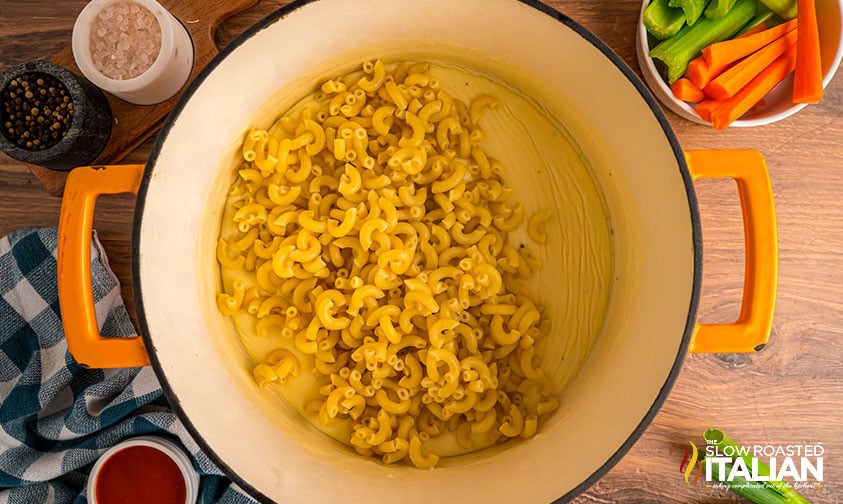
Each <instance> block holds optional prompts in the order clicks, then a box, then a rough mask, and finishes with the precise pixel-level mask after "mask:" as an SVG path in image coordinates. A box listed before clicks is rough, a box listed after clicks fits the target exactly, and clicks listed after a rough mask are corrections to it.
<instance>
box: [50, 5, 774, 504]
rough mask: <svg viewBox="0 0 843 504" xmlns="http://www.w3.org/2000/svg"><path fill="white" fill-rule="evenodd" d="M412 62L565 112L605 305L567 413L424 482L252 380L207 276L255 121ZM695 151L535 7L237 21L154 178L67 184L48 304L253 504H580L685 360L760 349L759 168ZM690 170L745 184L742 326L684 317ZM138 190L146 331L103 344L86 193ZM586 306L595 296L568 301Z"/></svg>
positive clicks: (383, 8) (589, 47)
mask: <svg viewBox="0 0 843 504" xmlns="http://www.w3.org/2000/svg"><path fill="white" fill-rule="evenodd" d="M419 51H422V52H427V53H432V54H435V55H438V56H441V57H443V58H446V59H451V60H457V61H463V60H465V61H467V60H469V59H471V60H472V64H473V62H475V61H476V62H477V64H479V65H482V66H485V67H486V69H487V70H489V71H492V72H495V73H497V74H499V75H502V76H505V77H506V79H508V80H510V81H512V82H513V83H515V84H516V85H517V86H519V87H520V88H521V89H523V90H525V91H527V92H529V93H531V94H533V96H535V97H537V98H538V99H540V100H541V101H542V103H543V104H544V105H545V106H546V107H547V109H548V110H549V111H551V112H552V113H553V114H557V115H558V116H560V117H562V118H563V119H564V121H565V123H566V125H567V127H568V129H569V132H570V134H571V135H572V137H573V138H574V139H575V141H576V143H577V144H578V146H579V148H581V150H582V152H583V154H584V156H586V158H588V162H589V164H590V166H591V167H592V173H591V174H590V176H591V177H592V179H593V181H594V183H595V185H596V187H598V188H599V190H600V193H601V194H602V197H603V198H604V202H605V211H606V214H607V215H608V217H609V220H610V222H611V230H612V235H611V240H612V244H611V246H612V250H613V256H612V258H613V262H612V275H611V278H609V279H608V280H607V281H608V282H609V283H610V295H609V298H608V307H607V309H606V315H605V317H604V319H603V323H602V325H601V326H600V328H599V334H597V340H596V344H595V346H594V348H593V350H592V351H591V354H590V356H589V357H588V359H587V360H586V361H585V363H584V364H583V366H582V368H581V369H580V372H579V373H578V375H577V376H576V377H575V378H574V379H573V381H572V382H571V383H570V384H569V385H568V386H567V387H566V388H565V390H564V391H563V393H560V396H559V398H560V401H561V405H560V408H559V411H558V412H557V413H556V414H554V415H553V416H552V417H550V418H549V419H548V420H547V421H546V422H545V423H544V424H543V425H542V426H541V428H540V431H539V433H538V434H537V435H536V436H535V437H533V438H532V439H529V440H526V441H522V442H513V443H507V444H505V445H504V448H503V449H494V450H486V451H482V452H479V453H477V454H473V455H468V456H464V457H457V458H454V459H451V460H446V461H444V462H443V463H441V464H440V465H441V467H437V468H435V469H433V470H429V471H422V470H418V469H415V468H410V467H405V466H384V465H382V464H380V463H378V462H375V461H373V460H369V459H365V458H362V457H360V456H357V455H355V454H353V453H352V452H351V451H350V450H348V449H346V448H344V447H341V446H340V445H339V444H337V443H336V442H334V441H332V440H330V439H329V438H328V437H327V436H325V435H324V434H322V433H320V432H318V431H317V430H316V429H314V428H312V427H311V426H310V425H309V424H308V423H307V422H304V421H302V420H301V419H300V418H299V417H297V416H296V415H295V414H293V413H291V412H290V411H289V410H288V409H287V408H285V407H284V405H283V404H282V403H280V402H279V401H277V400H276V398H275V397H274V396H272V395H271V394H269V393H267V392H265V391H261V390H260V389H258V388H257V387H256V386H255V385H254V383H253V380H252V378H251V373H250V366H249V363H248V362H247V361H246V359H245V357H244V355H243V352H242V351H241V349H240V348H239V347H238V343H237V338H236V336H235V334H234V332H233V330H232V326H231V323H230V321H229V320H227V319H226V318H225V317H223V316H222V315H220V314H219V312H218V311H217V309H216V308H215V301H214V297H215V293H216V292H217V291H216V289H217V285H218V283H219V269H218V265H217V264H216V262H215V259H214V254H213V250H214V246H215V242H216V239H217V236H218V233H219V226H220V215H221V211H222V204H223V201H224V199H225V191H226V189H227V187H228V184H229V182H230V180H231V162H232V159H233V156H234V155H235V150H236V148H237V144H238V142H239V140H240V139H242V137H243V134H244V132H245V131H246V130H247V128H249V127H250V126H253V125H254V124H258V123H265V122H266V121H267V120H268V119H269V117H268V115H269V114H273V113H277V112H278V111H279V109H282V110H283V108H284V107H285V106H288V105H289V104H291V103H292V102H293V101H295V99H297V98H299V97H301V96H303V95H304V94H305V93H306V92H308V91H310V89H312V88H313V86H314V85H315V83H317V82H318V81H319V79H323V78H325V77H330V76H334V75H337V74H338V73H342V71H345V70H348V69H350V68H351V67H352V66H354V65H357V64H359V63H360V62H361V61H363V60H364V59H374V58H383V59H387V60H389V59H395V58H399V57H402V56H403V55H405V54H409V53H411V52H419ZM687 159H688V161H687V162H686V154H685V153H683V151H682V150H681V148H680V146H679V144H678V142H677V140H676V138H675V136H674V134H673V132H672V131H671V130H670V127H669V125H668V122H667V120H666V119H665V117H664V116H663V115H662V113H661V112H660V110H659V108H658V106H657V105H656V102H655V101H654V99H653V98H652V96H651V95H650V94H649V92H648V91H647V89H646V88H645V86H644V85H643V84H642V83H641V81H640V80H639V79H638V78H637V77H636V76H635V75H634V73H633V72H632V71H631V70H630V69H629V68H628V67H627V66H626V65H625V64H624V63H623V62H622V61H621V59H620V58H619V57H618V56H617V55H615V54H614V53H613V52H612V51H611V50H610V49H609V48H608V47H606V46H605V45H604V44H603V43H601V42H600V41H599V40H598V39H597V38H596V37H595V36H594V35H592V34H590V33H589V32H588V31H586V30H585V29H584V28H582V27H581V26H579V25H578V24H577V23H575V22H574V21H572V20H571V19H569V18H567V17H566V16H564V15H563V14H560V13H559V12H556V11H554V10H553V9H551V8H549V7H547V6H545V5H543V4H540V3H538V2H535V1H517V0H461V1H459V2H455V1H452V0H417V1H412V2H408V1H404V0H357V1H354V2H350V1H343V0H319V1H304V2H296V3H294V4H290V5H288V6H286V7H284V8H282V9H281V10H279V11H278V12H276V13H274V14H273V15H271V16H269V17H268V18H267V19H265V20H263V21H262V22H260V23H259V24H258V25H256V26H255V27H254V28H252V29H251V30H249V31H248V32H247V33H246V34H245V35H244V36H242V37H240V38H239V39H237V40H236V41H235V42H234V43H232V44H231V45H230V46H229V47H227V48H226V49H225V50H224V51H223V52H222V53H221V54H220V56H219V57H218V58H216V59H215V60H214V61H213V62H212V63H211V64H210V65H209V66H208V67H207V68H206V69H205V70H204V71H203V72H202V73H201V75H200V76H199V77H198V78H197V79H196V81H194V82H193V83H192V85H191V87H190V89H189V90H188V91H187V92H186V93H185V95H184V97H183V98H182V99H181V100H180V101H179V103H178V105H177V106H176V108H175V110H174V111H173V112H172V114H171V115H170V116H169V118H168V120H167V122H166V124H165V125H164V127H163V129H162V131H161V133H160V135H159V137H158V141H157V142H156V144H155V147H154V149H153V152H152V155H151V157H150V159H149V161H148V163H147V165H146V167H145V169H144V167H125V166H123V167H112V168H108V169H105V170H93V169H78V170H75V171H74V172H73V174H72V175H71V177H70V178H69V180H68V189H67V192H66V195H65V205H64V206H65V213H64V214H63V216H62V223H61V225H62V234H63V236H64V237H65V238H63V240H62V248H61V250H60V255H61V257H60V262H61V264H62V266H61V267H62V270H63V273H62V275H61V277H60V279H61V281H62V285H61V286H60V290H61V291H60V294H61V303H62V306H61V308H62V313H63V315H64V316H65V328H66V333H67V336H68V338H69V343H70V345H71V351H72V352H73V354H74V356H75V357H76V358H77V360H78V361H79V362H81V363H84V364H86V365H91V366H99V367H107V366H110V367H115V366H137V365H144V364H145V363H147V362H151V364H152V366H153V367H154V368H155V371H156V373H157V375H158V377H159V379H160V380H161V382H162V384H163V386H164V388H165V390H166V392H167V396H168V398H169V399H170V401H171V403H172V404H173V406H174V408H175V409H176V411H177V412H178V414H179V416H180V417H181V418H182V420H183V421H184V423H185V424H186V425H187V427H188V429H189V430H190V432H191V434H192V435H193V436H194V437H195V438H196V440H197V441H198V442H199V444H200V445H201V446H202V448H203V449H205V450H206V451H207V453H208V454H209V455H210V456H211V457H212V458H213V460H214V461H215V462H217V463H218V465H219V466H220V467H221V468H223V469H224V470H225V471H226V472H227V473H228V474H229V475H230V476H231V477H232V478H233V479H234V480H235V481H236V482H237V483H238V484H239V485H240V486H242V487H243V488H245V489H246V490H248V491H250V492H251V493H253V494H254V496H255V497H256V498H258V499H260V500H262V501H266V502H270V501H279V502H306V503H311V502H373V501H376V500H377V501H381V500H385V501H394V502H399V501H400V502H407V503H410V502H419V503H428V502H439V501H442V500H444V499H448V500H449V501H453V502H536V503H538V502H549V501H553V500H555V499H560V498H562V499H563V500H565V499H570V498H572V497H573V496H575V495H576V494H578V493H580V492H581V491H583V490H584V489H585V488H587V487H588V486H589V485H591V484H592V483H593V482H594V481H596V480H597V479H598V478H600V477H601V476H602V475H603V474H605V473H606V472H607V471H608V470H609V469H610V468H611V467H612V466H613V465H614V464H615V463H616V462H617V461H618V460H619V459H620V458H621V457H622V456H623V455H624V454H625V453H626V452H627V451H628V450H629V448H630V447H631V446H632V444H633V443H634V442H635V441H636V439H637V438H638V437H639V436H640V435H641V433H642V432H643V431H644V430H645V429H646V427H647V425H648V423H649V422H650V421H651V420H652V418H653V417H654V416H655V414H656V412H657V410H658V408H659V407H660V406H661V404H662V403H663V402H664V400H665V397H666V396H667V394H668V392H669V390H670V388H671V386H672V384H673V381H674V380H675V378H676V376H677V374H678V373H679V370H680V367H681V364H682V362H683V359H684V356H685V355H686V353H687V352H688V351H689V348H690V349H691V350H692V351H693V350H696V351H728V352H734V351H753V350H757V349H760V347H761V346H763V344H764V343H766V341H767V337H768V334H769V329H770V324H771V321H772V313H773V305H774V300H775V291H776V271H777V249H776V228H775V218H774V211H773V202H772V193H771V190H770V185H769V179H768V177H767V172H766V168H765V167H764V163H763V159H762V158H761V156H760V155H759V154H758V153H755V152H751V151H729V152H717V151H711V152H706V151H703V152H693V153H687ZM689 165H691V168H692V170H689ZM700 176H707V177H731V178H735V179H737V180H738V185H739V188H740V191H741V195H742V200H744V210H745V215H746V217H747V238H748V241H747V252H748V253H747V256H748V263H747V267H746V271H747V290H746V296H745V297H746V299H745V300H744V309H743V310H742V314H741V318H740V320H739V321H738V322H737V323H736V324H732V325H725V326H698V325H697V324H696V315H697V304H698V297H699V292H700V282H701V266H702V238H701V232H700V228H699V223H700V221H699V216H698V209H697V203H696V199H695V195H694V189H693V185H692V181H693V179H694V178H696V177H700ZM138 187H139V189H140V190H139V193H138V203H137V209H136V214H135V230H134V250H133V267H134V287H135V301H136V304H137V306H136V308H137V312H138V315H139V319H140V324H141V332H142V334H143V339H142V340H141V339H140V338H138V339H135V340H128V341H120V342H115V341H103V340H102V339H101V338H100V337H99V336H98V334H97V333H96V324H95V322H93V321H92V320H93V307H92V305H91V304H90V302H89V301H86V299H85V296H83V295H81V294H80V293H81V292H83V290H84V289H85V283H86V282H87V283H89V278H86V268H85V267H84V266H85V265H86V264H87V262H85V254H86V253H87V252H88V247H87V239H88V238H87V237H88V236H89V233H90V225H91V224H90V213H91V210H92V208H93V199H94V197H95V195H96V194H98V193H107V192H121V191H137V190H138ZM80 216H81V219H80ZM586 219H587V217H586ZM553 253H554V251H553V250H550V252H549V255H548V262H553V259H554V255H553ZM580 266H581V267H584V264H580ZM71 272H72V273H74V275H67V274H66V273H71ZM71 276H73V278H74V280H73V281H70V280H67V279H69V278H70V277H71ZM549 288H557V289H558V288H559V286H555V287H554V286H549ZM87 289H88V291H90V286H88V287H87ZM578 295H584V296H587V294H580V293H576V292H574V293H573V294H572V296H578ZM147 356H148V357H147ZM544 364H545V365H550V366H552V365H553V363H552V362H544Z"/></svg>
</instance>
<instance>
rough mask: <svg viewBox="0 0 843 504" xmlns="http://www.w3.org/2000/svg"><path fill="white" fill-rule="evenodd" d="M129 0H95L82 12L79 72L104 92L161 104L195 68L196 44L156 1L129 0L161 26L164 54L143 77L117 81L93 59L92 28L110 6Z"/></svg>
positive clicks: (76, 35) (76, 37)
mask: <svg viewBox="0 0 843 504" xmlns="http://www.w3.org/2000/svg"><path fill="white" fill-rule="evenodd" d="M121 1H126V0H93V1H91V2H90V3H89V4H88V5H86V6H85V8H84V9H82V12H80V13H79V16H78V17H77V18H76V23H75V24H74V25H73V38H72V46H73V57H74V58H75V60H76V64H77V65H78V66H79V70H81V71H82V73H83V74H84V75H85V77H87V78H88V80H90V81H91V82H93V83H94V84H95V85H96V86H97V87H99V88H100V89H102V90H103V91H107V92H109V93H111V94H113V95H114V96H116V97H118V98H121V99H123V100H125V101H127V102H129V103H134V104H136V105H152V104H155V103H160V102H162V101H164V100H166V99H168V98H170V97H172V96H173V95H174V94H176V93H177V92H178V90H179V89H181V87H182V86H183V85H184V83H185V82H186V81H187V78H188V76H189V75H190V71H191V70H192V69H193V42H192V41H191V39H190V35H189V34H188V33H187V30H186V29H185V27H184V26H183V25H182V24H181V23H180V22H179V20H178V19H176V18H175V16H173V15H172V14H170V12H169V11H167V10H166V9H165V8H164V7H162V6H161V4H159V3H158V2H156V1H155V0H130V1H131V3H135V4H138V5H140V6H142V7H145V8H146V9H148V10H149V12H151V13H152V14H153V15H154V16H155V19H156V20H157V21H158V24H159V25H160V26H161V51H160V53H159V54H158V57H157V58H156V59H155V62H153V63H152V66H150V67H149V69H148V70H147V71H146V72H144V73H142V74H141V75H139V76H137V77H134V78H132V79H126V80H117V79H111V78H109V77H107V76H105V75H104V74H103V73H102V72H100V71H99V70H97V69H96V67H95V66H94V62H93V59H92V57H91V47H90V36H91V27H92V26H93V24H94V21H95V20H96V17H97V15H98V14H99V13H100V12H101V11H102V10H103V9H105V8H106V7H108V6H109V5H113V4H116V3H118V2H121Z"/></svg>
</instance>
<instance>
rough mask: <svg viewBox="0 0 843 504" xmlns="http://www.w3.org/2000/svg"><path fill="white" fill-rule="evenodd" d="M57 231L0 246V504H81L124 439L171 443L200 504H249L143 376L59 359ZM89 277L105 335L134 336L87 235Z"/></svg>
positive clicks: (148, 373) (28, 233)
mask: <svg viewBox="0 0 843 504" xmlns="http://www.w3.org/2000/svg"><path fill="white" fill-rule="evenodd" d="M57 245H58V239H57V232H56V229H54V228H40V229H23V230H20V231H16V232H13V233H11V234H9V235H8V236H6V237H4V238H2V239H0V504H4V503H9V504H35V503H38V504H41V503H70V502H73V503H84V502H87V499H86V498H85V486H86V483H87V477H88V472H89V471H90V469H91V467H92V465H93V463H94V461H96V459H97V457H98V456H99V455H100V454H102V453H103V452H104V451H105V450H107V449H108V448H109V447H111V446H112V445H114V444H115V443H117V442H119V441H122V440H124V439H126V438H131V437H135V436H139V435H147V434H151V435H159V436H164V437H169V438H170V439H171V440H173V441H177V442H180V443H181V444H182V446H184V448H186V450H187V451H188V452H189V453H190V454H191V456H192V459H193V463H194V467H195V469H196V470H197V471H198V472H199V474H200V475H202V478H201V488H200V499H199V502H201V503H203V504H205V503H217V502H218V503H225V504H234V503H238V504H239V503H243V504H248V503H252V502H254V501H253V500H252V499H251V498H250V497H247V496H246V495H245V494H244V493H243V492H242V490H240V489H239V488H237V487H236V485H234V484H232V483H231V482H230V481H228V480H227V479H226V478H225V477H224V476H222V473H221V471H220V470H219V469H218V468H217V467H216V466H215V465H214V464H213V463H212V462H211V461H210V459H208V457H207V456H206V455H205V454H204V453H203V452H202V451H201V450H200V449H199V447H198V445H197V444H196V443H195V441H193V439H192V438H191V437H190V435H189V434H188V433H187V431H186V430H185V428H184V425H183V424H182V423H181V422H180V421H179V419H178V418H177V417H176V415H175V414H174V413H173V411H172V409H171V408H170V406H169V405H168V404H167V401H166V399H165V398H164V395H163V392H162V390H161V386H160V384H159V383H158V380H157V379H156V377H155V375H154V373H153V372H152V369H151V368H150V367H141V368H130V369H110V370H101V369H84V368H82V367H80V366H79V365H77V364H76V362H75V361H74V360H73V357H71V355H70V354H69V353H68V351H67V342H66V341H65V339H64V331H63V329H62V323H61V316H60V313H59V302H58V292H57V289H58V287H57V284H56V249H57ZM91 247H92V252H91V257H92V259H91V269H92V277H93V284H94V298H95V301H96V311H97V319H98V321H99V323H100V332H101V333H102V334H103V335H104V336H112V337H120V336H133V335H135V334H136V333H135V331H134V328H133V326H132V323H131V321H130V319H129V315H128V313H127V311H126V308H125V306H124V305H123V301H122V299H121V297H120V285H119V283H118V281H117V278H116V277H115V276H114V273H113V272H112V271H111V269H110V268H109V266H108V261H107V258H106V256H105V253H104V251H103V250H102V248H101V245H100V243H99V241H98V240H97V238H96V236H94V239H93V241H92V245H91Z"/></svg>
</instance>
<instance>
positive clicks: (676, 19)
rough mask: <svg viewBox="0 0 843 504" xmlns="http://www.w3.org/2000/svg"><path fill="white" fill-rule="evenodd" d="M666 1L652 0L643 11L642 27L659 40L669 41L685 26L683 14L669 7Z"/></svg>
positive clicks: (677, 9)
mask: <svg viewBox="0 0 843 504" xmlns="http://www.w3.org/2000/svg"><path fill="white" fill-rule="evenodd" d="M667 2H668V0H653V1H652V2H650V5H648V6H647V8H646V9H644V26H645V27H646V28H647V31H648V32H649V33H650V35H652V36H654V37H656V38H657V39H659V40H665V39H669V38H670V37H672V36H674V35H676V33H677V32H679V30H681V29H682V27H683V26H685V12H684V11H683V10H682V9H679V8H674V7H670V6H669V5H667Z"/></svg>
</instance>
